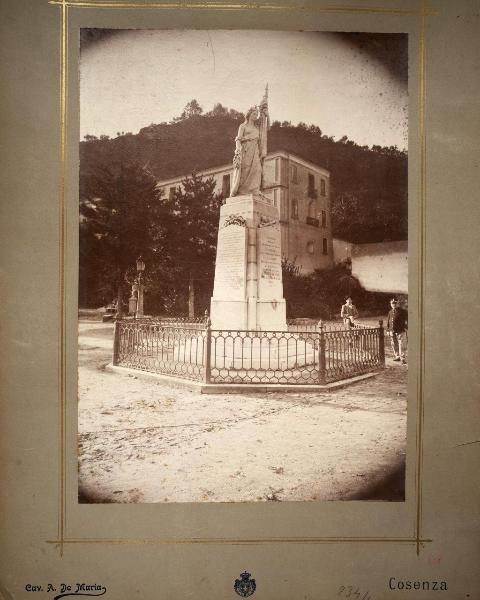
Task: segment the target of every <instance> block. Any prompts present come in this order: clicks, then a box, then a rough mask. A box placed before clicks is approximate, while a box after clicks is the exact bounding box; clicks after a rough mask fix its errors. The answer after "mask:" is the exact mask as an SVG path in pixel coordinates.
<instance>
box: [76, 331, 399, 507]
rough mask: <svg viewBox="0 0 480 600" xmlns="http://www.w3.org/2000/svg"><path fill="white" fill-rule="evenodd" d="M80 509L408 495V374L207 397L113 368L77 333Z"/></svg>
mask: <svg viewBox="0 0 480 600" xmlns="http://www.w3.org/2000/svg"><path fill="white" fill-rule="evenodd" d="M79 331H80V337H79V407H78V414H79V433H78V444H79V498H80V501H82V502H246V501H281V500H289V501H291V500H303V501H305V500H341V499H343V500H348V499H371V500H374V499H377V500H394V501H401V500H403V499H404V465H405V447H406V400H407V368H406V366H404V365H401V364H399V363H395V362H393V361H392V360H391V358H390V357H387V368H386V369H385V371H383V372H382V373H381V374H380V375H378V376H377V377H375V378H374V379H370V380H368V381H365V382H361V383H357V384H355V385H352V386H350V387H347V388H345V389H341V390H337V391H334V392H319V393H316V392H315V393H311V392H310V393H293V394H292V393H278V392H274V393H267V394H265V393H249V394H225V395H220V394H212V395H208V394H200V393H199V392H198V391H194V390H192V389H189V388H188V387H185V386H182V385H179V384H172V383H166V382H164V381H158V380H153V379H148V378H145V377H144V376H142V375H139V376H136V375H127V374H119V373H113V372H110V371H108V370H106V365H107V364H108V363H109V362H110V361H111V348H112V332H113V326H112V325H111V324H102V323H96V322H92V321H81V322H80V325H79Z"/></svg>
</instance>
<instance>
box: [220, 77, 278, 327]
mask: <svg viewBox="0 0 480 600" xmlns="http://www.w3.org/2000/svg"><path fill="white" fill-rule="evenodd" d="M257 120H258V121H259V123H258V127H257V124H256V122H257ZM267 130H268V86H267V88H266V90H265V95H264V97H263V99H262V102H261V103H260V106H259V107H258V108H257V107H252V108H250V109H249V110H248V111H247V113H246V115H245V121H244V122H243V123H242V124H241V125H240V127H239V130H238V135H237V137H236V138H235V155H234V159H233V177H232V191H231V196H230V198H227V199H226V201H225V204H224V205H223V206H222V208H221V210H220V223H219V230H218V244H217V260H216V266H215V283H214V289H213V297H212V299H211V310H210V315H211V321H212V329H235V330H254V331H286V329H287V321H286V306H285V300H284V298H283V285H282V264H281V263H282V255H281V239H280V222H279V211H278V208H277V207H276V206H274V205H273V202H272V201H271V200H270V198H269V197H268V196H266V195H264V194H263V193H262V184H263V160H264V158H265V156H266V154H267Z"/></svg>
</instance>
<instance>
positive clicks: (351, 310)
mask: <svg viewBox="0 0 480 600" xmlns="http://www.w3.org/2000/svg"><path fill="white" fill-rule="evenodd" d="M340 316H341V317H342V319H343V322H344V323H345V325H346V326H347V327H348V329H350V328H352V327H355V319H356V318H357V317H358V310H357V309H356V308H355V305H354V304H353V303H352V299H351V298H350V297H348V298H347V299H346V301H345V304H343V305H342V310H341V312H340Z"/></svg>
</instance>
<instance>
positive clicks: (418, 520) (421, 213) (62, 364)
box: [47, 0, 438, 557]
mask: <svg viewBox="0 0 480 600" xmlns="http://www.w3.org/2000/svg"><path fill="white" fill-rule="evenodd" d="M421 3H422V6H421V9H419V10H415V11H414V10H409V9H382V8H368V7H342V6H324V7H309V6H300V5H299V6H293V7H291V6H282V5H271V4H270V5H267V4H264V5H261V4H230V5H228V4H215V3H208V2H206V3H203V4H187V3H168V4H166V3H145V4H132V3H125V2H98V1H97V2H95V1H91V2H80V1H79V2H76V1H73V0H50V1H49V4H53V5H57V6H61V8H62V11H61V57H60V112H61V121H60V163H61V165H60V210H59V229H60V231H59V246H60V247H59V304H60V311H61V314H60V328H59V336H60V339H59V354H58V361H59V374H58V381H59V420H60V436H59V437H60V439H59V445H60V459H59V462H60V465H59V473H60V475H59V479H60V481H59V517H58V528H57V539H56V540H47V543H49V544H56V545H57V546H59V548H60V556H62V557H63V553H64V545H65V544H232V545H234V544H272V543H297V544H311V543H343V542H347V543H349V542H356V543H370V542H374V543H385V542H390V543H406V544H414V545H416V551H417V555H418V554H419V552H420V548H421V547H423V546H424V544H425V543H429V542H431V541H432V540H431V539H423V538H422V535H421V530H422V508H423V504H422V500H423V499H422V490H421V477H422V468H423V446H422V442H423V419H424V387H423V382H424V371H425V323H424V296H425V281H424V275H425V265H426V247H425V236H426V219H425V214H426V131H425V106H426V81H425V80H426V43H425V37H426V17H427V16H431V15H437V14H438V12H431V11H429V10H428V9H427V3H426V0H421ZM69 7H76V8H120V9H123V8H136V9H143V8H157V9H167V8H168V9H180V8H195V9H203V8H209V9H217V10H245V9H249V10H252V9H264V10H306V11H309V10H311V11H316V12H353V13H355V12H356V13H385V14H395V15H400V16H411V15H416V16H419V17H420V57H419V58H420V110H419V112H420V136H419V138H420V139H419V146H420V184H419V188H420V193H419V206H418V219H419V230H418V241H419V265H418V267H419V270H418V284H419V293H418V319H419V328H420V336H419V363H420V364H419V376H418V380H417V429H416V447H417V456H416V471H415V487H416V514H415V526H414V536H413V537H397V538H395V537H392V538H389V537H314V538H264V539H237V540H235V539H221V538H218V539H217V538H191V539H187V538H185V539H183V538H181V539H161V538H156V539H137V538H127V539H110V538H105V539H88V538H72V539H70V538H66V537H65V532H66V512H67V503H66V442H67V440H66V344H65V331H66V311H65V308H66V302H65V244H66V211H65V183H66V139H67V90H68V79H67V75H68V73H67V48H68V8H69Z"/></svg>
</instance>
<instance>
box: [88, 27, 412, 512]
mask: <svg viewBox="0 0 480 600" xmlns="http://www.w3.org/2000/svg"><path fill="white" fill-rule="evenodd" d="M80 33H81V35H80V67H79V68H80V73H79V76H80V137H81V139H80V141H79V143H80V165H79V293H78V382H79V383H78V386H79V390H78V500H79V502H80V503H92V504H94V503H181V502H183V503H184V502H191V503H200V502H202V503H203V502H294V501H297V502H298V501H303V502H306V501H312V502H319V501H339V500H341V501H348V500H357V501H358V500H364V501H386V502H404V501H405V464H406V432H407V400H408V398H407V387H408V386H407V384H408V152H407V149H408V35H407V34H404V33H365V32H358V33H356V32H351V33H346V32H303V31H302V32H300V31H298V32H296V31H268V30H193V29H192V30H156V29H151V30H150V29H97V28H83V29H81V30H80Z"/></svg>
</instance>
